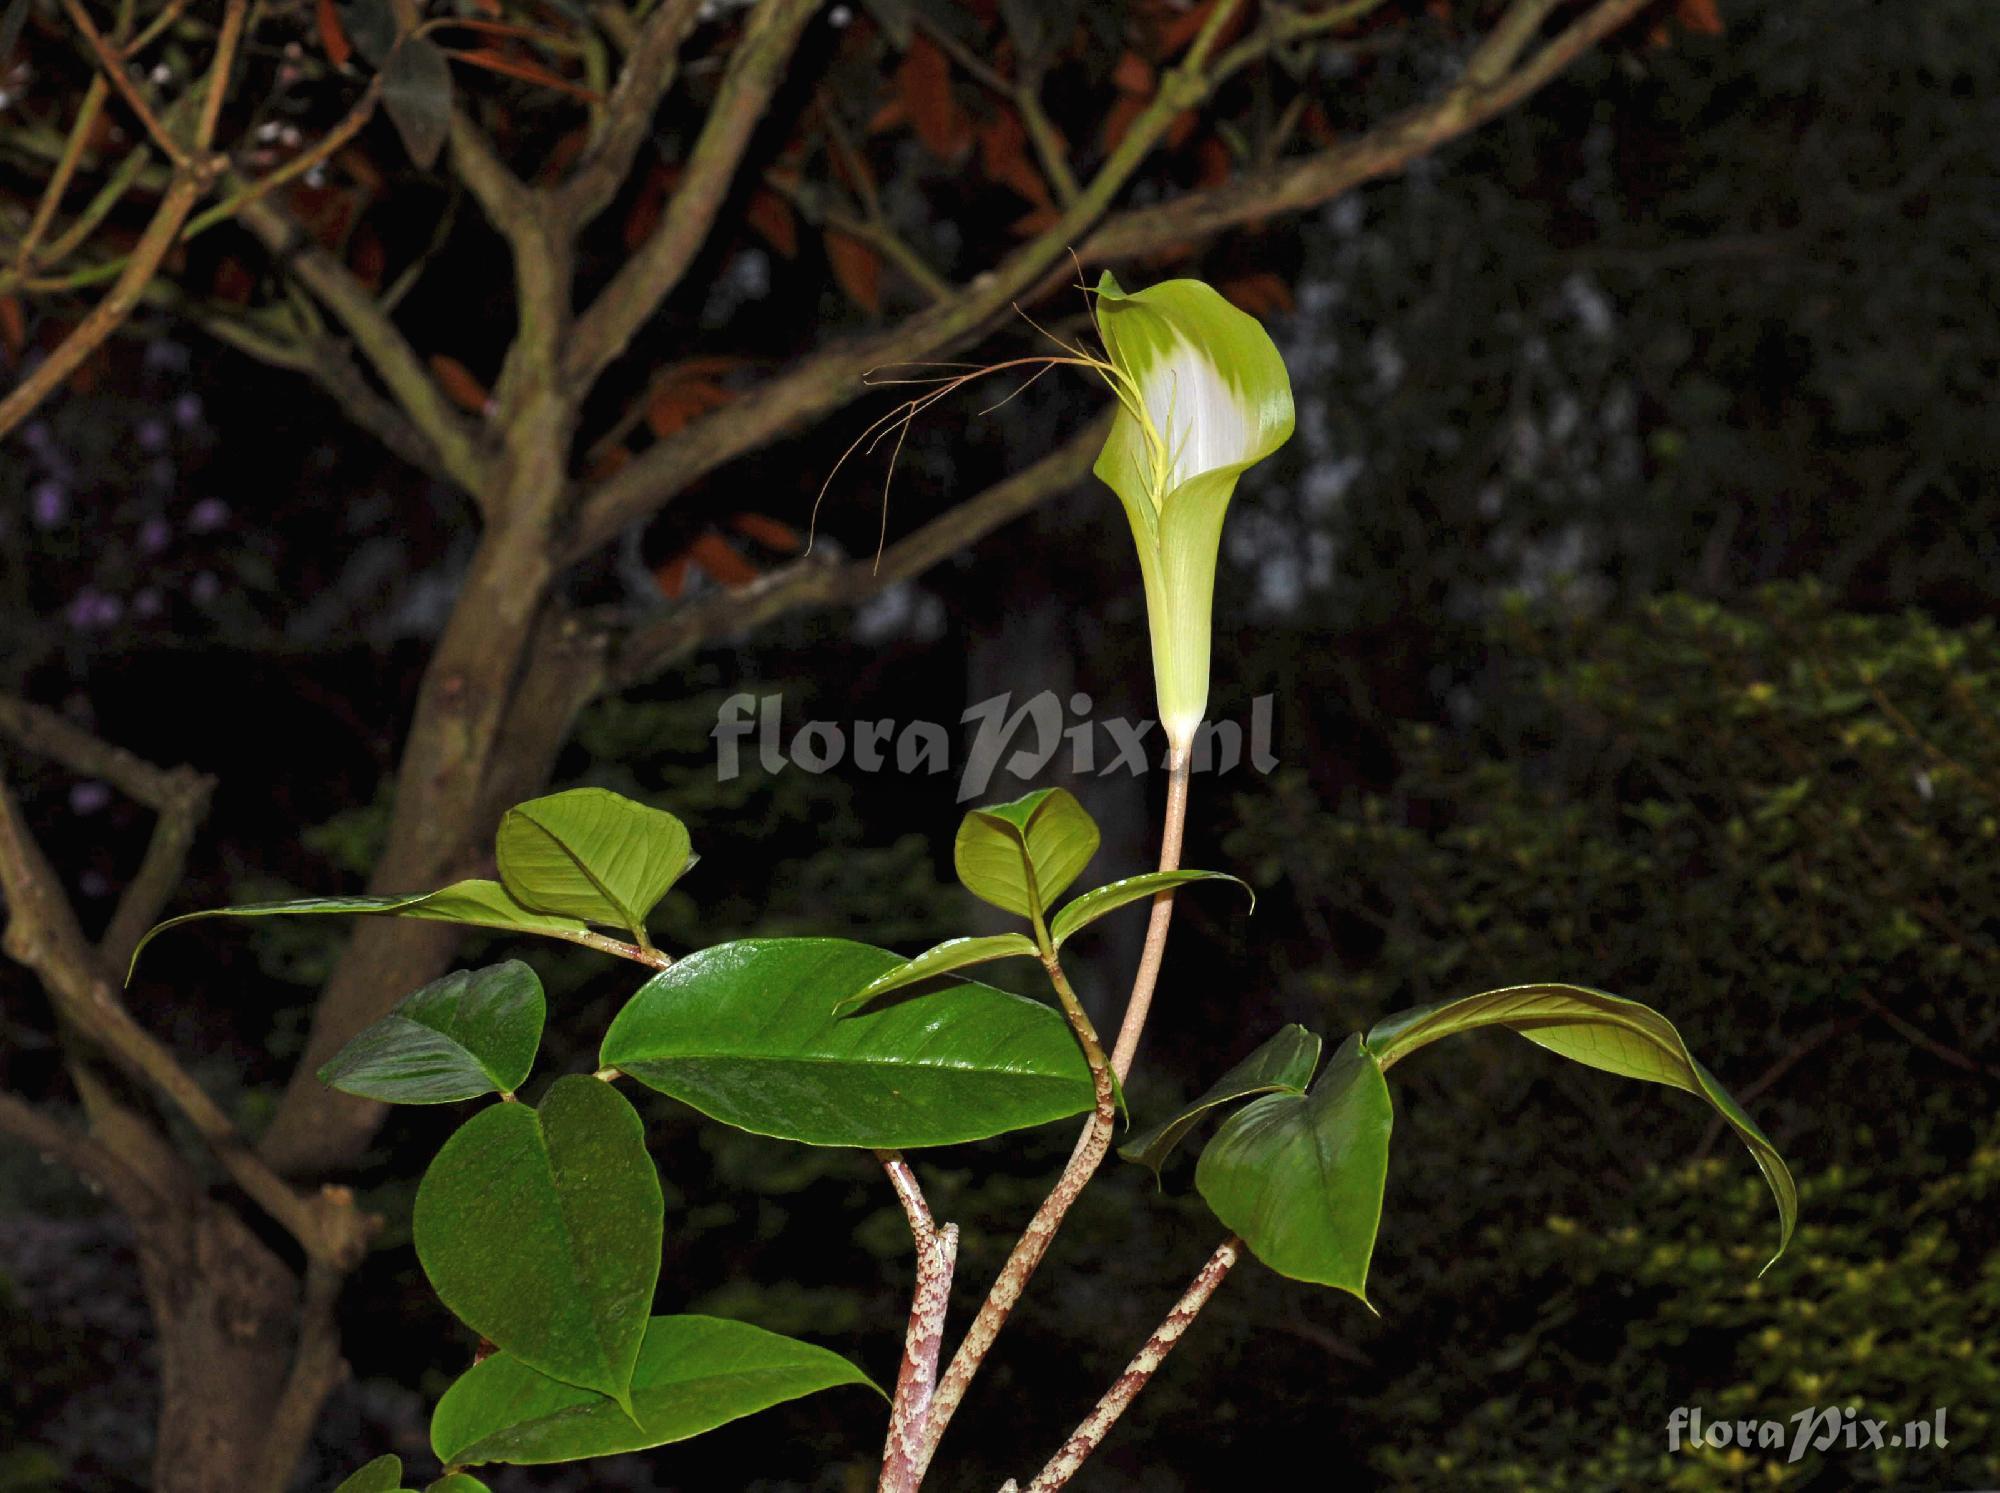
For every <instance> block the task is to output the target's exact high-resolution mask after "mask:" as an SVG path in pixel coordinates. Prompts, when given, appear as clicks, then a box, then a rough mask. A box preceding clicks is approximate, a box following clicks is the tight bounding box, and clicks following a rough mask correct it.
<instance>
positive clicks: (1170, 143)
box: [1162, 109, 1201, 150]
mask: <svg viewBox="0 0 2000 1493" xmlns="http://www.w3.org/2000/svg"><path fill="white" fill-rule="evenodd" d="M1200 123H1201V115H1200V113H1199V112H1197V111H1196V110H1193V109H1183V110H1181V112H1180V113H1178V114H1176V115H1175V116H1174V118H1173V122H1172V123H1171V124H1169V125H1168V126H1167V133H1166V134H1165V135H1164V136H1163V137H1162V139H1163V141H1164V142H1165V144H1166V147H1167V149H1168V150H1179V149H1180V148H1181V147H1182V146H1183V145H1185V144H1187V143H1188V140H1189V139H1190V138H1191V137H1192V136H1193V134H1194V131H1195V126H1196V125H1198V124H1200Z"/></svg>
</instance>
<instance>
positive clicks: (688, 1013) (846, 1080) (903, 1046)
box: [599, 938, 1094, 1150]
mask: <svg viewBox="0 0 2000 1493" xmlns="http://www.w3.org/2000/svg"><path fill="white" fill-rule="evenodd" d="M903 963H904V961H903V960H901V959H899V958H898V957H897V956H896V955H894V954H892V953H890V952H888V951H887V950H886V949H877V948H872V947H870V946H869V945H867V944H861V943H852V942H849V941H848V940H846V939H841V938H761V939H760V938H753V939H744V940H742V941H741V942H738V943H727V944H718V945H716V946H715V947H714V948H709V949H703V950H702V951H701V952H700V953H697V954H692V955H690V956H689V957H687V958H685V959H683V960H681V961H680V962H679V963H678V964H676V965H675V966H674V967H673V968H672V969H669V970H666V971H665V972H663V973H661V974H659V975H657V976H655V977H654V978H653V979H651V980H649V981H647V983H646V984H645V985H643V986H641V987H640V989H639V992H638V994H636V995H634V996H633V997H632V999H631V1001H630V1002H629V1003H627V1005H626V1007H625V1009H624V1010H622V1011H620V1012H619V1013H618V1016H617V1018H616V1019H615V1020H613V1021H612V1023H611V1029H610V1030H609V1031H608V1032H606V1033H605V1035H604V1046H603V1049H602V1052H601V1054H600V1058H599V1060H600V1061H601V1062H602V1063H604V1064H605V1065H606V1066H608V1067H613V1068H617V1069H619V1070H620V1071H621V1072H624V1073H629V1074H631V1075H632V1076H633V1077H634V1078H636V1079H638V1080H639V1081H640V1082H641V1083H644V1084H647V1085H649V1086H651V1087H652V1088H655V1089H658V1090H659V1091H660V1092H661V1093H663V1094H671V1095H672V1096H673V1097H674V1098H676V1099H679V1100H681V1101H683V1102H684V1103H687V1104H691V1105H693V1106H694V1107H695V1108H696V1109H698V1110H700V1111H701V1112H702V1113H703V1114H706V1115H709V1116H711V1117H713V1118H715V1119H718V1120H721V1121H722V1122H723V1123H724V1124H727V1125H734V1126H736V1127H737V1128H739V1129H742V1130H749V1131H752V1132H754V1133H756V1134H758V1135H775V1136H779V1137H782V1138H784V1139H787V1140H798V1141H804V1142H806V1143H807V1144H808V1145H815V1146H863V1147H868V1148H871V1149H895V1150H901V1149H906V1148H912V1147H916V1146H942V1145H950V1144H953V1143H955V1142H959V1141H972V1140H983V1139H985V1138H986V1137H987V1136H992V1135H999V1134H1001V1133H1002V1132H1004V1131H1008V1130H1021V1129H1025V1128H1027V1127H1028V1126H1031V1125H1042V1124H1046V1123H1047V1122H1049V1121H1050V1120H1060V1119H1066V1118H1067V1117H1069V1116H1071V1115H1078V1114H1082V1113H1083V1112H1084V1111H1085V1110H1087V1109H1089V1108H1090V1107H1091V1105H1092V1103H1093V1102H1094V1100H1093V1094H1092V1089H1091V1081H1090V1069H1089V1066H1088V1065H1087V1064H1086V1063H1085V1062H1084V1059H1083V1054H1082V1052H1080V1051H1079V1050H1078V1048H1077V1045H1076V1042H1075V1040H1074V1039H1073V1038H1072V1037H1071V1036H1070V1032H1069V1027H1068V1026H1067V1024H1066V1023H1065V1022H1064V1021H1063V1019H1062V1017H1061V1016H1059V1015H1057V1014H1056V1012H1055V1011H1053V1010H1051V1009H1050V1008H1049V1007H1047V1006H1044V1005H1040V1004H1038V1003H1037V1002H1035V1001H1031V1000H1023V999H1022V998H1021V997H1019V996H1015V995H1008V994H1006V993H1005V992H1003V991H999V990H995V989H993V988H991V987H990V986H986V985H979V984H974V983H972V982H970V981H961V982H957V983H954V984H951V985H948V986H946V987H945V988H944V989H942V990H938V991H935V992H933V993H930V994H926V995H924V996H922V997H920V998H916V999H910V1000H901V1001H890V1002H886V1003H884V1004H882V1005H880V1006H876V1007H874V1008H872V1009H870V1010H866V1011H862V1012H860V1013H859V1014H857V1015H852V1016H836V1015H834V1007H835V1006H836V1005H838V1004H839V1003H840V1002H841V1001H843V1000H844V999H846V998H847V997H848V996H851V995H854V994H855V993H857V992H858V991H860V990H861V989H862V988H863V987H864V986H866V985H867V984H868V983H869V982H870V981H871V980H874V979H875V978H877V977H878V976H880V975H882V974H884V973H886V972H887V971H889V970H891V969H894V968H897V967H898V966H900V965H901V964H903Z"/></svg>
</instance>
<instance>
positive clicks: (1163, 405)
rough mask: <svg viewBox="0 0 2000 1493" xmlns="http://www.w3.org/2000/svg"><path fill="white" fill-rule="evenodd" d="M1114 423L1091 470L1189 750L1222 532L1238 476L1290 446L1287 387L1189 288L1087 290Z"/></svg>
mask: <svg viewBox="0 0 2000 1493" xmlns="http://www.w3.org/2000/svg"><path fill="white" fill-rule="evenodd" d="M1096 310H1097V330H1098V335H1099V336H1100V337H1101V338H1102V339H1103V342H1104V347H1105V351H1106V352H1107V353H1108V354H1109V355H1110V359H1111V362H1112V365H1113V366H1114V367H1115V368H1116V369H1117V370H1118V376H1117V377H1116V378H1115V379H1114V380H1113V390H1114V392H1115V393H1116V394H1117V395H1118V401H1119V410H1118V413H1117V415H1116V417H1115V418H1114V420H1113V422H1112V426H1111V434H1110V436H1109V437H1108V438H1107V439H1106V440H1105V443H1104V450H1103V451H1102V452H1101V453H1100V454H1099V455H1098V458H1097V465H1096V467H1095V471H1096V473H1097V475H1098V477H1099V478H1101V479H1102V480H1103V481H1104V482H1105V484H1106V485H1107V486H1109V487H1110V488H1111V490H1112V491H1113V492H1114V493H1116V494H1117V495H1118V501H1119V503H1120V504H1121V505H1122V506H1123V507H1124V509H1125V517H1126V519H1127V521H1128V522H1129V523H1130V524H1131V527H1132V538H1133V540H1134V541H1135V543H1136V544H1137V545H1138V549H1139V572H1140V576H1141V578H1142V579H1143V580H1144V582H1145V587H1146V616H1147V621H1148V623H1149V624H1150V626H1151V629H1152V637H1153V674H1154V680H1155V685H1156V688H1157V689H1158V692H1159V702H1160V723H1161V725H1162V726H1164V727H1165V728H1166V733H1167V739H1168V741H1169V742H1170V743H1172V744H1173V746H1174V747H1175V748H1176V749H1177V750H1186V749H1187V747H1188V745H1189V744H1190V743H1191V742H1192V741H1193V738H1194V732H1195V730H1196V728H1198V727H1199V726H1200V725H1201V721H1202V717H1203V716H1204V715H1205V714H1206V713H1207V710H1208V659H1209V630H1210V609H1211V607H1212V605H1213V601H1214V596H1215V565H1216V559H1217V556H1218V554H1219V552H1220V549H1221V543H1222V519H1223V515H1224V513H1225V512H1226V511H1227V510H1228V507H1229V499H1230V497H1231V496H1232V495H1233V494H1234V492H1235V491H1236V482H1237V479H1238V478H1239V477H1240V476H1242V474H1243V472H1244V471H1245V470H1246V469H1247V468H1249V467H1250V466H1252V465H1254V464H1255V463H1257V462H1259V461H1262V460H1263V459H1264V458H1265V457H1267V456H1269V455H1270V454H1271V453H1272V452H1274V451H1276V450H1277V449H1278V448H1279V447H1280V446H1282V445H1283V444H1284V443H1285V442H1286V440H1288V439H1289V438H1290V436H1291V433H1292V422H1293V412H1292V384H1291V379H1290V377H1289V376H1288V375H1287V374H1286V372H1285V363H1284V359H1283V358H1282V357H1280V356H1279V354H1278V349H1277V346H1276V344H1275V343H1273V342H1272V341H1271V337H1270V334H1269V333H1268V332H1266V331H1265V330H1264V328H1263V327H1262V326H1261V325H1260V324H1259V323H1258V321H1257V319H1256V318H1255V317H1252V316H1248V315H1246V314H1245V313H1243V312H1242V311H1239V310H1238V309H1237V308H1236V307H1234V306H1232V305H1230V304H1229V302H1228V301H1226V300H1224V299H1223V297H1222V296H1221V295H1219V294H1218V293H1217V292H1216V291H1215V290H1214V289H1212V288H1211V287H1209V286H1207V285H1204V284H1202V283H1201V282H1200V281H1199V280H1166V281H1162V282H1161V283H1160V284H1158V285H1153V286H1149V287H1147V288H1146V289H1145V290H1141V291H1136V292H1133V293H1131V294H1129V295H1128V294H1127V293H1126V292H1125V291H1124V290H1123V289H1122V288H1121V287H1120V286H1119V284H1118V282H1117V281H1116V280H1115V279H1113V278H1112V277H1111V275H1110V273H1109V272H1106V274H1105V275H1104V276H1103V277H1102V278H1101V279H1100V280H1099V281H1098V285H1097V305H1096Z"/></svg>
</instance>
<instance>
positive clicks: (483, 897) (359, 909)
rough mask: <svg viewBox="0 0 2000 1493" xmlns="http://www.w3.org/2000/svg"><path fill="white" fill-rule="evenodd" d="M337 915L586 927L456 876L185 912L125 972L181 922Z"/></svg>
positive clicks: (157, 931) (556, 933) (494, 885)
mask: <svg viewBox="0 0 2000 1493" xmlns="http://www.w3.org/2000/svg"><path fill="white" fill-rule="evenodd" d="M330 914H340V915H343V916H351V917H392V918H417V919H420V920H422V921H424V922H431V923H462V924H464V925H465V926H466V927H468V928H497V929H500V930H502V931H504V932H508V933H542V934H547V935H549V936H550V937H553V938H570V937H574V936H575V935H577V934H580V933H587V932H589V931H590V930H589V929H588V928H586V927H585V926H584V925H583V924H582V923H581V922H579V921H578V920H577V919H575V918H564V917H556V916H554V915H553V914H550V913H545V912H536V911H534V910H533V909H531V908H527V907H523V906H522V905H521V904H520V903H518V902H516V901H515V900H514V899H513V898H512V897H510V896H508V895H507V889H506V888H505V887H503V886H501V885H500V883H499V882H497V881H455V882H453V883H452V884H451V885H450V886H447V887H440V888H439V889H438V890H437V891H434V892H411V893H408V894H407V895H404V896H399V897H294V898H292V899H291V900H290V901H287V902H251V903H248V904H246V905H245V906H242V907H210V908H206V909H204V910H203V911H201V912H184V913H182V914H181V915H180V916H179V917H177V918H168V919H167V920H166V921H165V922H164V923H155V924H154V925H153V926H152V927H151V928H149V929H148V930H147V931H146V936H145V937H144V938H142V939H140V940H139V947H138V948H136V949H134V950H133V951H132V963H131V964H130V965H129V966H128V967H127V969H126V973H125V977H126V978H127V979H128V980H129V979H130V978H131V977H132V973H131V972H132V970H135V969H137V968H138V967H139V955H140V954H141V953H142V952H143V951H144V949H145V947H146V945H147V944H149V943H151V942H152V941H153V940H154V939H156V938H158V937H159V936H160V935H161V934H162V933H165V932H166V931H167V930H168V929H169V928H177V927H179V926H180V925H181V924H182V923H193V922H198V921H199V920H201V919H203V918H279V917H324V916H327V915H330Z"/></svg>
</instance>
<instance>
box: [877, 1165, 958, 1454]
mask: <svg viewBox="0 0 2000 1493" xmlns="http://www.w3.org/2000/svg"><path fill="white" fill-rule="evenodd" d="M875 1155H876V1158H877V1159H878V1160H879V1161H881V1163H882V1169H883V1170H884V1171H886V1172H887V1173H888V1174H889V1182H890V1185H891V1186H893V1187H894V1188H895V1189H896V1197H897V1199H898V1200H899V1201H900V1202H901V1203H902V1205H903V1213H904V1216H905V1217H907V1218H908V1219H909V1220H910V1237H911V1238H912V1239H913V1240H914V1241H915V1242H916V1246H917V1288H916V1291H915V1292H914V1293H913V1294H912V1295H911V1297H910V1325H909V1327H908V1329H907V1330H906V1331H905V1332H904V1334H903V1365H902V1368H901V1369H900V1370H898V1372H897V1374H896V1397H895V1399H894V1400H893V1401H892V1402H891V1405H890V1410H889V1439H888V1442H887V1444H886V1445H884V1446H883V1448H882V1480H881V1482H880V1483H879V1484H878V1487H879V1490H880V1493H916V1490H917V1488H918V1486H919V1485H920V1484H921V1483H922V1482H923V1476H924V1435H925V1432H926V1430H927V1429H928V1427H929V1424H930V1415H931V1393H932V1387H933V1386H934V1385H935V1384H936V1382H937V1361H938V1353H939V1352H940V1350H941V1349H942V1348H943V1347H944V1314H945V1308H946V1307H947V1306H948V1305H950V1303H951V1277H952V1271H953V1269H954V1268H955V1267H956V1265H957V1263H958V1225H957V1224H955V1223H948V1224H946V1225H945V1226H944V1227H943V1228H939V1227H938V1226H937V1225H936V1224H935V1223H934V1222H933V1221H932V1220H931V1211H930V1207H929V1205H928V1204H927V1203H925V1201H924V1193H923V1189H922V1188H921V1187H919V1186H918V1185H917V1177H916V1173H915V1172H913V1171H911V1170H910V1164H909V1163H908V1162H907V1161H905V1160H904V1159H903V1158H902V1155H901V1154H900V1153H899V1152H896V1151H877V1152H876V1153H875Z"/></svg>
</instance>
